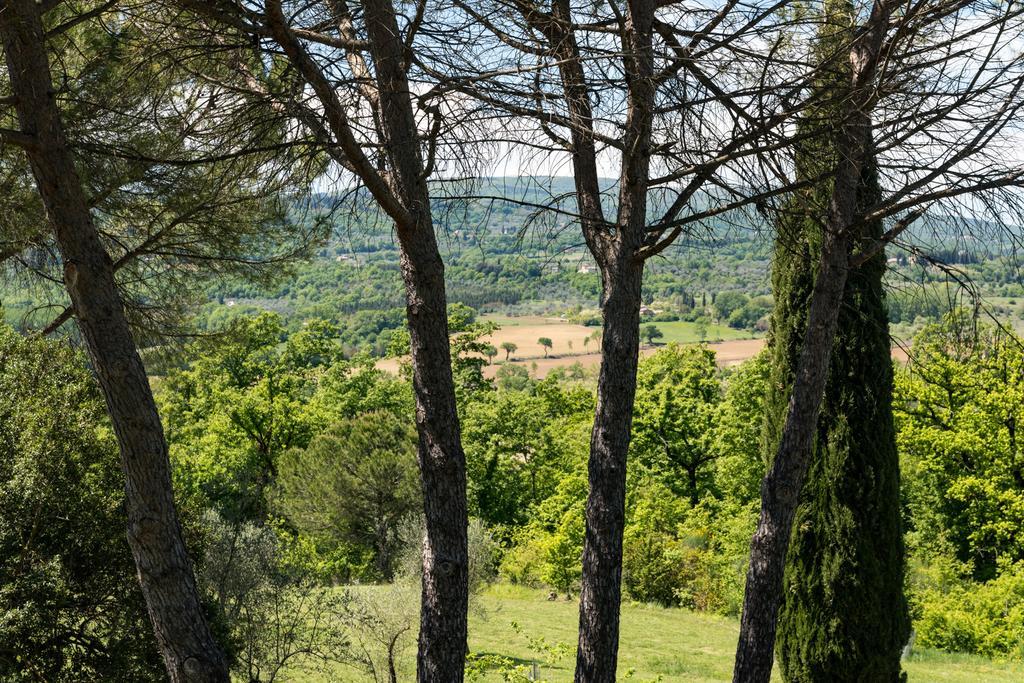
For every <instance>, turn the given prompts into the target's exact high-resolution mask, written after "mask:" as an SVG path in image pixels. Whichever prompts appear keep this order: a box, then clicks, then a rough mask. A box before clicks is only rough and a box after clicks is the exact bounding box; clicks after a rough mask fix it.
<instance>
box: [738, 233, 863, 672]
mask: <svg viewBox="0 0 1024 683" xmlns="http://www.w3.org/2000/svg"><path fill="white" fill-rule="evenodd" d="M848 262H849V240H848V239H847V238H846V237H845V236H844V235H839V236H836V235H834V234H831V235H826V238H825V241H824V243H823V245H822V256H821V266H820V270H819V271H818V279H817V281H816V284H815V287H814V291H813V293H812V298H811V304H810V310H809V315H808V321H807V333H806V336H805V338H804V344H803V348H802V350H801V353H800V361H799V365H798V367H797V373H796V379H795V381H794V384H793V393H792V396H791V397H790V400H789V407H788V412H787V416H786V422H785V426H784V428H783V432H782V438H781V441H780V444H779V448H778V450H777V452H776V454H775V460H774V461H773V462H772V466H771V468H770V469H769V470H768V474H767V475H766V476H765V478H764V481H763V482H762V483H761V517H760V520H759V521H758V524H757V531H756V532H755V533H754V538H753V541H752V543H751V551H750V568H749V570H748V572H747V585H746V590H745V593H744V598H743V617H742V620H741V622H740V642H739V646H738V650H737V653H736V668H735V670H734V673H733V681H734V682H735V683H755V682H758V683H760V682H763V683H768V681H769V679H770V678H771V671H772V662H773V659H774V649H775V626H776V616H777V615H778V611H779V604H780V602H781V599H782V590H781V589H782V575H783V571H784V569H785V564H786V550H787V548H788V547H789V538H790V532H791V529H792V526H793V516H794V514H795V513H796V506H797V502H798V499H799V495H800V488H801V486H803V480H804V476H805V475H806V474H807V466H808V464H809V463H810V458H811V452H812V449H813V446H814V435H815V432H816V431H817V423H818V413H819V411H820V409H821V398H822V394H823V392H824V389H825V379H826V378H827V376H828V367H829V360H830V357H831V354H832V340H833V338H834V337H835V331H836V323H837V321H838V318H839V315H838V314H839V307H840V306H841V305H842V300H843V290H844V288H845V286H846V277H847V272H848V268H849V266H848Z"/></svg>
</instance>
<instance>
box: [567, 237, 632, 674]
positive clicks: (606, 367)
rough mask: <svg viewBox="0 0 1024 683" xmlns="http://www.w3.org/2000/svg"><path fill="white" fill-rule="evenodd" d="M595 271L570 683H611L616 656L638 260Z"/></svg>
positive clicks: (626, 259)
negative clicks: (600, 328)
mask: <svg viewBox="0 0 1024 683" xmlns="http://www.w3.org/2000/svg"><path fill="white" fill-rule="evenodd" d="M608 270H609V271H610V272H607V273H606V272H602V278H603V280H604V296H603V299H604V301H603V306H602V311H601V315H602V319H603V322H604V336H603V337H602V340H601V354H602V355H601V370H600V375H599V376H598V382H597V410H596V414H595V416H594V428H593V431H592V432H591V437H590V460H589V462H588V465H587V469H588V479H589V483H590V491H589V494H588V496H587V511H586V515H587V526H586V537H585V540H584V544H583V578H582V588H581V591H580V622H579V646H578V650H577V653H576V682H577V683H613V682H614V681H615V671H616V666H617V662H618V649H619V606H620V602H621V594H622V533H623V529H624V526H625V521H626V514H625V510H626V460H627V458H626V454H627V453H628V451H629V441H630V431H631V428H632V423H633V401H634V398H635V397H636V371H637V360H638V355H639V352H640V287H641V279H642V275H643V262H641V261H638V260H636V259H634V258H632V253H631V252H629V253H627V254H623V255H622V256H620V257H618V258H615V259H613V260H612V261H611V262H610V263H609V264H608Z"/></svg>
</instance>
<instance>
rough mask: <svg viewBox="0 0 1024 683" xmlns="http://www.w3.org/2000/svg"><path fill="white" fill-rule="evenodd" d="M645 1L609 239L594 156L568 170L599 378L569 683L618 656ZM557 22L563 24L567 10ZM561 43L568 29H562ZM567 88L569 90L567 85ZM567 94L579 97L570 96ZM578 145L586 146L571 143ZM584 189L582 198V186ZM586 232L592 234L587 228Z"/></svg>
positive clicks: (636, 302)
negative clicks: (593, 296) (599, 332)
mask: <svg viewBox="0 0 1024 683" xmlns="http://www.w3.org/2000/svg"><path fill="white" fill-rule="evenodd" d="M654 9H655V4H654V2H653V0H634V1H633V2H630V3H627V13H626V32H625V35H624V39H623V51H624V57H623V62H624V66H625V70H626V73H627V74H629V84H628V90H629V96H628V100H627V102H628V103H627V111H626V121H625V131H624V134H623V149H624V150H628V152H627V153H625V154H624V155H623V160H622V166H621V170H620V174H619V203H618V210H617V216H616V220H615V230H614V233H613V234H609V233H608V232H603V226H600V223H601V221H600V217H601V215H602V214H601V212H600V207H597V209H596V210H593V211H591V210H588V205H587V198H588V197H589V196H598V195H599V193H598V184H597V181H596V164H595V163H594V157H588V159H587V161H588V163H586V164H583V163H579V162H577V163H576V171H577V173H578V174H579V173H580V172H581V171H583V172H584V173H583V174H582V176H583V178H584V179H585V178H586V177H588V176H589V175H590V174H594V176H595V177H594V178H593V179H592V180H591V181H590V182H589V183H586V182H581V179H580V178H577V187H578V190H577V197H578V204H579V209H580V214H581V215H582V216H591V217H592V219H591V220H590V221H589V226H590V227H589V228H588V222H587V221H584V226H583V228H584V235H585V236H586V238H587V243H588V245H589V247H590V249H591V252H592V253H593V254H594V257H595V259H596V260H597V262H598V264H599V265H600V267H601V280H602V287H603V291H602V302H601V304H602V305H601V316H602V320H603V323H604V336H603V338H602V340H601V370H600V374H599V376H598V383H597V410H596V413H595V415H594V428H593V431H592V432H591V437H590V460H589V463H588V477H589V483H590V491H589V494H588V496H587V527H586V536H585V540H584V544H583V574H582V588H581V591H580V625H579V645H578V648H577V654H576V678H575V680H576V683H614V681H615V679H616V668H617V665H618V652H619V609H620V605H621V600H622V533H623V529H624V526H625V519H626V463H627V454H628V452H629V441H630V436H631V430H632V426H633V405H634V399H635V398H636V371H637V361H638V356H639V354H640V296H641V289H642V284H643V269H644V261H643V259H642V258H641V257H640V255H639V252H640V248H641V246H642V245H643V243H644V240H645V238H646V236H647V235H646V228H647V191H648V188H649V184H650V162H651V157H650V153H651V129H652V123H653V118H654V95H655V80H654V75H653V74H654V55H653V49H652V27H653V25H654ZM562 13H563V16H562V17H561V20H562V21H565V22H571V12H570V11H569V9H568V3H565V2H563V3H562ZM570 35H571V30H570ZM572 66H574V67H575V68H576V69H577V70H580V72H579V73H575V74H574V73H571V72H570V71H568V70H567V69H566V68H565V67H563V77H562V79H563V82H565V84H566V86H567V88H566V92H567V95H571V96H573V97H577V98H580V99H581V102H580V104H579V105H577V106H576V109H577V113H576V114H575V116H576V117H577V118H579V119H580V120H581V121H585V122H586V125H587V126H589V125H590V124H591V120H590V112H589V99H588V96H587V94H586V90H585V83H586V80H585V78H584V77H583V75H582V72H581V68H582V67H581V65H580V63H579V62H578V60H577V61H574V62H572ZM570 86H571V87H570ZM573 88H575V89H577V90H579V91H580V92H578V93H575V94H574V92H575V91H574V90H573ZM581 142H586V144H584V145H581V144H580V143H581ZM592 142H593V141H592V140H586V141H581V140H579V139H577V148H576V157H580V156H581V154H582V153H583V151H587V152H590V151H592V150H593V148H592V146H590V145H592ZM588 187H589V188H590V189H589V191H586V188H588ZM595 226H600V227H597V229H596V230H595Z"/></svg>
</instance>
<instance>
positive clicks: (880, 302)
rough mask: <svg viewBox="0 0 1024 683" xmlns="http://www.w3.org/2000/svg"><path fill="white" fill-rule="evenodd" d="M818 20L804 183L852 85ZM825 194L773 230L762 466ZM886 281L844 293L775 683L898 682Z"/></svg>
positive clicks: (897, 531)
mask: <svg viewBox="0 0 1024 683" xmlns="http://www.w3.org/2000/svg"><path fill="white" fill-rule="evenodd" d="M824 16H825V17H826V21H824V22H823V28H822V30H821V32H820V35H819V41H818V42H819V45H818V56H819V59H820V61H821V63H822V65H823V66H824V67H825V68H823V70H822V71H823V74H824V75H823V76H822V77H821V78H820V80H819V82H818V84H817V88H818V91H819V94H820V98H818V100H817V102H818V104H816V105H815V106H814V107H812V108H811V109H809V110H808V111H807V112H806V113H805V116H804V120H803V122H802V126H803V129H804V131H806V132H812V133H814V132H817V133H818V134H815V135H812V136H809V139H811V140H812V142H809V143H806V144H804V145H803V146H802V147H801V149H799V151H798V153H797V159H796V168H797V174H798V175H799V176H801V177H803V178H806V179H809V180H810V179H815V178H819V177H821V176H824V177H826V178H827V171H828V169H829V168H831V167H832V166H834V164H835V160H836V158H837V153H838V152H840V150H836V149H834V148H833V147H832V145H831V144H830V140H829V131H830V130H832V129H834V119H835V114H834V112H835V103H834V102H830V99H831V98H830V91H831V90H833V88H834V85H835V84H837V83H839V80H838V79H842V78H847V77H848V76H847V73H848V65H846V64H845V63H844V62H843V61H842V60H841V58H840V57H834V56H836V55H842V54H844V50H843V49H842V48H843V45H844V43H846V42H847V41H848V40H849V37H850V36H851V35H852V25H853V20H852V17H853V9H852V7H851V5H850V4H849V3H848V2H845V1H844V0H829V1H827V2H826V4H825V10H824ZM859 193H860V204H861V206H864V207H867V206H870V205H871V204H873V203H875V202H876V201H877V199H878V197H879V194H880V187H879V184H878V177H877V167H876V164H875V161H874V159H873V158H869V159H868V162H867V163H866V164H865V165H864V170H863V172H862V185H861V187H860V189H859ZM830 194H831V187H830V183H829V182H828V181H827V180H818V181H817V182H815V183H814V184H813V185H812V186H811V187H810V188H808V189H806V190H804V191H802V192H800V193H797V194H796V195H794V197H793V199H792V201H791V202H790V205H789V207H788V210H787V211H786V212H784V215H783V216H782V217H781V218H780V220H779V223H778V226H777V227H778V236H777V238H776V245H775V254H774V261H773V268H772V288H773V292H774V296H775V309H774V311H773V313H772V330H771V338H770V340H769V347H770V349H771V351H770V353H771V359H772V371H771V373H772V374H771V381H770V384H769V397H768V402H767V404H768V412H767V416H766V425H765V443H764V447H765V452H766V453H767V454H769V456H768V457H771V456H772V455H773V454H774V452H775V450H776V447H777V444H778V439H779V435H780V432H781V429H782V425H783V422H784V420H785V416H786V407H787V404H788V399H789V393H790V388H791V386H792V384H793V373H794V369H795V368H796V365H797V359H798V356H799V353H800V346H801V343H802V340H803V337H804V330H805V327H806V321H807V305H808V302H809V299H810V294H811V288H812V286H813V284H814V278H815V273H816V269H817V264H818V257H819V254H820V243H821V235H822V221H823V219H824V215H825V214H824V212H825V210H826V208H827V207H826V202H827V201H828V197H829V196H830ZM881 232H882V225H881V223H880V222H873V223H868V224H865V225H863V226H862V227H861V228H860V230H859V234H858V235H856V238H855V245H856V244H861V245H863V244H866V243H870V242H871V241H872V240H875V239H877V238H878V237H880V236H881ZM854 249H857V246H855V247H854ZM884 271H885V255H884V252H881V251H880V252H879V253H878V254H877V255H876V256H874V257H873V258H872V259H870V260H869V261H868V262H866V263H865V264H864V265H862V266H861V267H859V268H857V269H855V270H854V271H852V272H851V273H850V276H849V280H848V282H847V284H846V291H845V294H844V305H843V308H842V310H841V312H840V317H839V327H838V330H837V334H836V340H835V346H834V348H833V354H832V366H831V369H830V372H829V376H828V383H827V386H826V389H825V396H824V401H823V403H822V411H821V416H820V418H819V422H818V430H817V431H818V437H817V447H816V450H815V453H814V457H813V459H812V462H811V466H810V469H809V471H808V473H807V478H806V481H805V483H804V487H803V490H802V493H801V497H800V506H799V508H798V510H797V513H796V519H795V520H794V525H793V536H792V539H791V543H790V548H789V554H788V557H787V564H786V573H785V579H784V587H785V593H784V595H785V601H784V604H783V606H782V608H781V610H780V612H779V620H778V636H777V639H776V648H777V652H778V656H779V660H780V664H781V668H782V672H783V678H784V679H785V680H786V681H790V682H794V683H795V682H801V683H802V682H809V681H814V682H823V681H830V682H831V681H897V680H899V679H900V650H901V648H902V645H903V643H904V642H905V641H906V638H907V635H908V631H909V617H908V615H907V606H906V600H905V598H904V596H903V567H904V564H903V535H902V524H901V519H900V509H899V461H898V456H897V452H896V443H895V432H894V427H893V418H892V382H893V377H892V362H891V360H890V355H889V354H890V349H889V328H888V317H887V312H886V306H885V297H884V290H883V285H882V277H883V274H884Z"/></svg>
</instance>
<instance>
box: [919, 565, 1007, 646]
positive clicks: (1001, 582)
mask: <svg viewBox="0 0 1024 683" xmlns="http://www.w3.org/2000/svg"><path fill="white" fill-rule="evenodd" d="M914 606H915V612H916V616H917V619H916V621H915V623H914V626H915V628H916V630H917V643H918V644H919V645H921V646H923V647H932V648H936V649H940V650H947V651H950V652H966V653H969V654H979V655H984V656H986V657H1010V658H1012V659H1021V658H1024V565H1022V564H1017V565H1014V566H1012V567H1009V568H1007V569H1005V570H1004V571H1003V572H1002V573H1001V574H1000V575H999V576H998V577H997V578H995V579H993V580H991V581H987V582H985V583H973V582H970V583H967V582H965V583H958V584H955V585H952V586H945V587H929V588H925V589H924V590H922V591H919V592H917V593H915V594H914Z"/></svg>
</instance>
